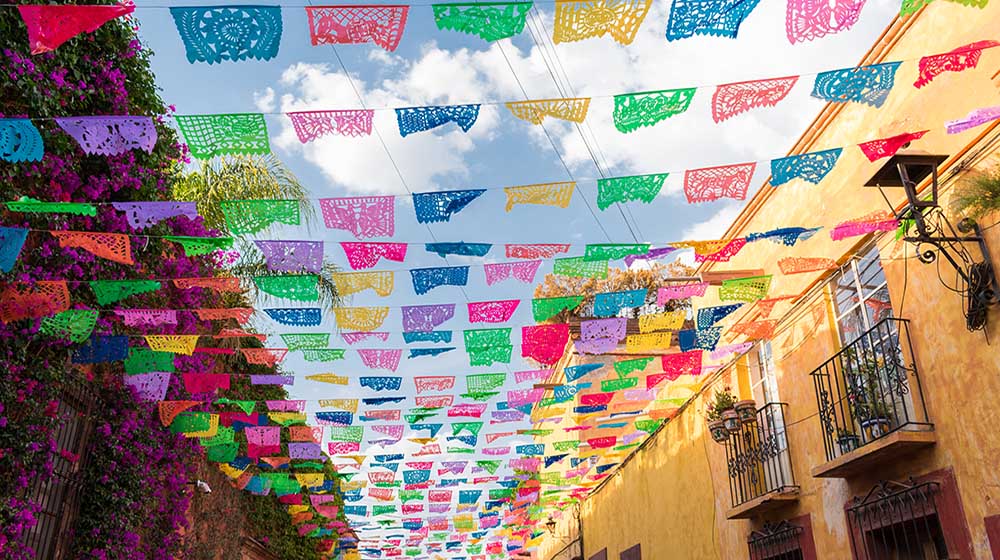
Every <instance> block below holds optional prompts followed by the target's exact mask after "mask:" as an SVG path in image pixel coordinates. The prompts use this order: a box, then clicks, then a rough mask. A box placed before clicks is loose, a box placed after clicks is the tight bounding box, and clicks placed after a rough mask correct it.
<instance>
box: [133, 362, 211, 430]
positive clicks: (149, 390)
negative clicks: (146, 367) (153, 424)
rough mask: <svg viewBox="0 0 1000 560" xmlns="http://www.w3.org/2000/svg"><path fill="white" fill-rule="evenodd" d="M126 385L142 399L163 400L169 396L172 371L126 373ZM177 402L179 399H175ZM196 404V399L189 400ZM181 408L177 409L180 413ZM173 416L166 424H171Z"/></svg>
mask: <svg viewBox="0 0 1000 560" xmlns="http://www.w3.org/2000/svg"><path fill="white" fill-rule="evenodd" d="M122 381H124V383H125V386H126V387H129V388H131V389H132V391H134V392H135V396H136V398H138V399H139V400H141V401H146V402H154V401H161V402H162V401H163V399H165V398H167V388H168V387H169V386H170V373H169V372H166V371H154V372H152V373H140V374H138V375H126V376H125V378H124V379H123V380H122ZM173 402H177V401H173ZM188 402H191V403H192V404H191V405H190V406H194V405H195V404H197V402H196V401H188ZM182 410H183V409H181V410H178V411H177V414H179V413H180V412H181V411H182ZM175 415H176V414H175ZM172 420H173V418H169V419H168V421H167V422H166V425H169V424H170V421H172Z"/></svg>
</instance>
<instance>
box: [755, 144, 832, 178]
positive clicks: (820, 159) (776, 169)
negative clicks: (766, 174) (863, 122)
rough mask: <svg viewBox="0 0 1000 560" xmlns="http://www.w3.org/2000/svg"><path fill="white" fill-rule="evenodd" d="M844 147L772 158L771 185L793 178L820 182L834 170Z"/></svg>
mask: <svg viewBox="0 0 1000 560" xmlns="http://www.w3.org/2000/svg"><path fill="white" fill-rule="evenodd" d="M843 151H844V149H843V148H834V149H832V150H823V151H821V152H810V153H808V154H800V155H797V156H788V157H783V158H778V159H772V160H771V186H772V187H777V186H778V185H784V184H785V183H787V182H789V181H791V180H792V179H802V180H804V181H808V182H810V183H812V184H814V185H816V184H819V182H820V181H822V180H823V177H826V175H827V173H829V172H830V171H832V170H833V167H834V166H835V165H837V160H838V159H840V154H841V153H843Z"/></svg>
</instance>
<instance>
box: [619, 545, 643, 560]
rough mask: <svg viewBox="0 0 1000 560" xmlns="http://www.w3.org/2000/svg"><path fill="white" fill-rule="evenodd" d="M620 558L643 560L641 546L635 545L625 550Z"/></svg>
mask: <svg viewBox="0 0 1000 560" xmlns="http://www.w3.org/2000/svg"><path fill="white" fill-rule="evenodd" d="M619 558H621V560H642V549H641V548H640V547H639V545H635V546H633V547H632V548H629V549H628V550H623V551H622V553H621V555H619Z"/></svg>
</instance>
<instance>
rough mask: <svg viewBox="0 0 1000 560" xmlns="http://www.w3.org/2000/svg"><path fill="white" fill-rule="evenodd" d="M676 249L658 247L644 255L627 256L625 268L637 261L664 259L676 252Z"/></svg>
mask: <svg viewBox="0 0 1000 560" xmlns="http://www.w3.org/2000/svg"><path fill="white" fill-rule="evenodd" d="M676 250H677V248H676V247H658V248H656V249H650V250H649V251H647V252H646V253H644V254H642V255H626V256H625V266H632V263H634V262H635V261H651V260H656V259H662V258H663V257H665V256H667V255H669V254H671V253H673V252H674V251H676Z"/></svg>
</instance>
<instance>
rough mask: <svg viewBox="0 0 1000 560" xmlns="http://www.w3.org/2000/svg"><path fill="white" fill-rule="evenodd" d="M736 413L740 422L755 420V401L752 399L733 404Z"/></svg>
mask: <svg viewBox="0 0 1000 560" xmlns="http://www.w3.org/2000/svg"><path fill="white" fill-rule="evenodd" d="M735 409H736V414H737V415H738V416H739V417H740V422H756V421H757V401H755V400H753V399H749V400H745V401H740V402H738V403H736V406H735Z"/></svg>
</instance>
